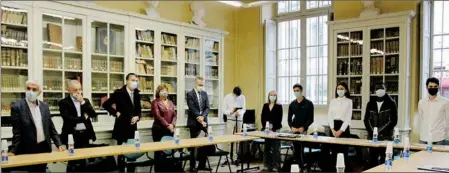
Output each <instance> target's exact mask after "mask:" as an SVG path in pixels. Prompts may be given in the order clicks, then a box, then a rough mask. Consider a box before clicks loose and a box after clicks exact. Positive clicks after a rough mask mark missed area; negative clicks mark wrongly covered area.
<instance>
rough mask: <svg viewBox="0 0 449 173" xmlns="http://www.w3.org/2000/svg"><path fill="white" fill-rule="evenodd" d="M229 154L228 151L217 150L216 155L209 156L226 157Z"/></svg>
mask: <svg viewBox="0 0 449 173" xmlns="http://www.w3.org/2000/svg"><path fill="white" fill-rule="evenodd" d="M228 154H229V152H228V151H223V150H215V153H213V154H209V156H226V155H228Z"/></svg>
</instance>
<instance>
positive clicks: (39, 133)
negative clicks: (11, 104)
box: [26, 100, 45, 143]
mask: <svg viewBox="0 0 449 173" xmlns="http://www.w3.org/2000/svg"><path fill="white" fill-rule="evenodd" d="M26 102H27V104H28V107H29V108H30V112H31V115H32V117H33V121H34V125H35V126H36V139H37V143H41V142H44V141H45V134H44V127H43V125H42V115H41V109H40V108H39V104H38V102H39V101H38V100H37V101H36V104H34V103H31V102H29V101H28V100H27V101H26Z"/></svg>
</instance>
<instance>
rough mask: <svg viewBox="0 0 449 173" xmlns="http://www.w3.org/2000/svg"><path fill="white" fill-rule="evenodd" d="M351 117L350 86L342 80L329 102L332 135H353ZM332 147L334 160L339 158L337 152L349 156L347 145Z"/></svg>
mask: <svg viewBox="0 0 449 173" xmlns="http://www.w3.org/2000/svg"><path fill="white" fill-rule="evenodd" d="M351 118H352V100H351V96H350V92H349V88H348V85H347V84H346V83H344V82H341V83H339V84H337V87H336V88H335V98H333V99H332V100H331V101H330V103H329V111H328V116H327V120H328V123H329V128H330V130H331V132H332V133H331V134H330V136H331V137H336V138H349V137H350V136H351V132H350V129H351V128H350V125H351ZM330 149H331V150H332V157H331V160H332V161H336V160H334V159H335V158H337V153H343V154H344V156H345V158H347V154H348V152H347V147H346V146H340V145H336V146H335V145H334V146H331V147H330ZM334 163H335V162H334ZM332 168H335V165H333V166H332ZM329 171H335V170H329Z"/></svg>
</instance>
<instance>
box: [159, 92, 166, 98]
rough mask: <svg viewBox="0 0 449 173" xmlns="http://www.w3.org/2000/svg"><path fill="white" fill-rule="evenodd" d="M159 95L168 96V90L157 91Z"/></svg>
mask: <svg viewBox="0 0 449 173" xmlns="http://www.w3.org/2000/svg"><path fill="white" fill-rule="evenodd" d="M159 96H161V97H168V92H166V91H161V92H160V93H159Z"/></svg>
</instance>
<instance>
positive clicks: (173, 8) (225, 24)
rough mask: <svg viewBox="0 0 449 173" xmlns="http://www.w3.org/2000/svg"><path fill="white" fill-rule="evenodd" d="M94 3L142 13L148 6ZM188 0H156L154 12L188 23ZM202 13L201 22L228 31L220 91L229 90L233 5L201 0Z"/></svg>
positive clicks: (233, 40)
mask: <svg viewBox="0 0 449 173" xmlns="http://www.w3.org/2000/svg"><path fill="white" fill-rule="evenodd" d="M96 3H97V5H100V6H103V7H107V8H113V9H119V10H124V11H128V12H135V13H140V14H145V8H147V7H148V2H147V1H96ZM190 3H191V1H160V3H159V6H158V8H157V11H158V12H159V15H160V16H161V18H164V19H168V20H172V21H178V22H185V23H187V22H189V21H190V19H191V17H192V12H191V10H190ZM203 4H204V7H205V9H206V16H205V17H204V19H203V20H204V21H205V23H206V24H207V27H208V28H214V29H220V30H224V31H227V32H229V34H228V35H226V36H225V44H224V45H225V46H224V47H225V51H224V56H225V57H224V71H225V74H226V75H224V80H225V84H224V94H226V93H228V92H229V91H232V88H233V87H234V85H235V84H236V78H235V76H236V75H235V70H234V69H235V67H236V65H235V58H236V34H237V33H236V25H235V20H236V13H237V8H235V7H232V6H229V5H224V4H222V3H218V2H211V1H204V2H203Z"/></svg>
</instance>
